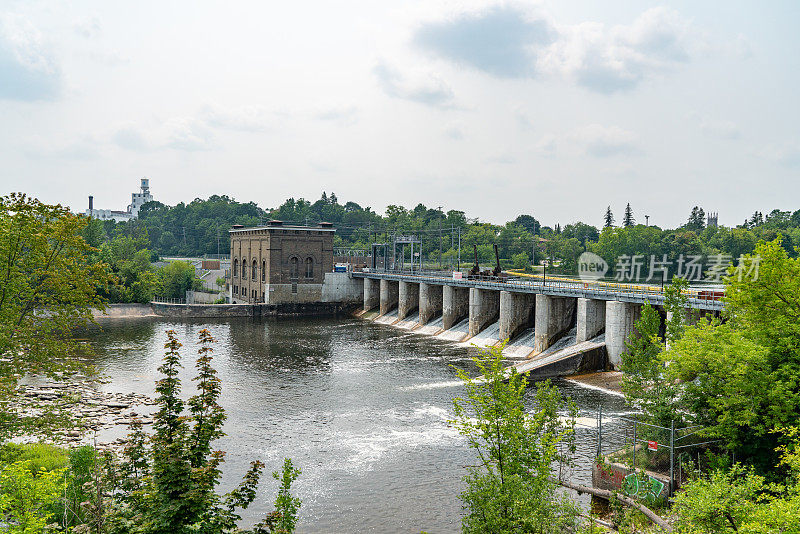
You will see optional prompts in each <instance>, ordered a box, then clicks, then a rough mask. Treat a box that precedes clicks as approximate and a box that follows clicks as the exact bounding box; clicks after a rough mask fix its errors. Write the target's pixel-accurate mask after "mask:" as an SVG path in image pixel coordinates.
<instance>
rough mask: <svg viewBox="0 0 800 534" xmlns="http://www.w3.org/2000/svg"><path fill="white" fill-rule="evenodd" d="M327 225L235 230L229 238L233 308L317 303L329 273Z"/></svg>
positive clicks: (330, 229) (330, 253) (330, 233)
mask: <svg viewBox="0 0 800 534" xmlns="http://www.w3.org/2000/svg"><path fill="white" fill-rule="evenodd" d="M335 231H336V230H335V229H334V228H333V225H332V224H331V223H320V224H319V226H316V227H310V226H284V224H283V223H282V222H281V221H270V222H269V223H267V225H266V226H259V227H254V228H245V227H243V226H241V225H235V226H234V227H233V228H231V230H230V231H229V234H230V237H231V270H230V279H229V282H230V301H231V302H232V303H256V302H266V303H269V304H276V303H281V302H319V301H321V300H322V282H323V280H324V278H325V273H327V272H331V271H332V270H333V234H334V232H335Z"/></svg>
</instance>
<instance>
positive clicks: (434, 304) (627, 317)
mask: <svg viewBox="0 0 800 534" xmlns="http://www.w3.org/2000/svg"><path fill="white" fill-rule="evenodd" d="M349 276H350V278H351V280H352V281H353V282H354V283H359V284H362V287H363V303H362V310H361V311H360V312H359V315H361V316H362V317H365V318H368V319H371V320H374V321H376V322H379V323H382V324H386V325H394V326H396V327H399V328H403V329H406V330H410V331H414V332H418V333H420V334H426V335H430V336H434V337H438V338H440V339H446V340H450V341H457V342H462V343H470V344H474V345H476V346H479V347H491V346H494V345H497V344H499V343H501V342H503V341H506V343H507V344H506V346H505V349H504V353H505V354H506V355H507V356H508V357H509V358H513V359H520V360H523V362H522V363H521V364H519V368H520V371H521V372H532V373H533V375H535V376H537V377H542V378H544V377H547V376H564V375H568V374H573V373H577V372H583V371H591V370H598V369H619V367H620V365H621V363H622V353H623V352H624V350H625V342H626V340H627V339H628V338H629V337H630V336H631V335H632V334H635V330H636V328H635V324H636V321H637V320H638V319H639V316H640V314H641V308H642V306H643V305H644V304H645V303H649V304H650V305H652V306H653V307H655V308H656V309H657V310H658V311H659V312H660V314H661V316H662V322H664V321H665V320H666V315H667V314H666V311H665V309H664V298H665V297H664V293H663V289H661V288H660V287H656V286H634V285H627V284H614V283H606V282H586V281H582V280H569V279H556V280H527V279H514V278H497V277H472V278H470V277H465V276H464V275H463V273H458V272H456V273H453V272H452V271H444V272H441V271H430V272H407V271H405V272H404V271H382V270H364V271H351V272H350V273H349ZM723 306H724V304H723V303H722V302H721V301H720V300H719V298H718V297H715V298H709V295H708V292H707V291H702V290H696V289H690V290H689V291H688V293H687V309H686V315H687V317H691V318H696V317H699V316H703V315H717V314H718V313H719V312H720V311H721V310H722V309H723Z"/></svg>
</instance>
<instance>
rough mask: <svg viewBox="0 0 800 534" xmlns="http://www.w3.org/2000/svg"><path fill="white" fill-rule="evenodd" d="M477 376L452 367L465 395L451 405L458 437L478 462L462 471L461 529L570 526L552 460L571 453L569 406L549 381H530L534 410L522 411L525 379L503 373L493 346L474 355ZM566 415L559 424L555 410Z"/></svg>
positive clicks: (569, 506) (570, 511)
mask: <svg viewBox="0 0 800 534" xmlns="http://www.w3.org/2000/svg"><path fill="white" fill-rule="evenodd" d="M474 361H475V363H476V365H477V366H478V368H479V369H480V371H481V372H482V373H483V377H482V378H480V379H473V378H470V377H469V376H468V375H467V374H466V373H465V372H464V371H462V370H458V375H459V377H460V378H461V379H462V380H463V381H464V384H465V387H466V396H465V397H464V398H462V397H458V398H456V399H454V400H453V407H454V410H455V416H456V420H455V421H454V423H455V425H456V427H457V428H458V430H459V432H460V433H461V434H462V435H464V436H466V438H467V441H468V443H469V446H470V448H471V449H472V450H473V451H474V452H475V454H476V456H477V460H478V464H477V465H476V466H473V467H470V468H469V473H468V474H467V476H466V483H467V489H466V490H464V492H463V493H462V494H461V499H462V501H463V503H464V507H465V509H466V511H467V515H466V516H465V517H464V518H463V520H462V530H463V531H464V532H480V533H484V532H538V533H551V532H552V533H556V532H559V533H560V532H564V531H565V529H569V528H574V527H575V524H576V517H577V514H578V510H577V508H576V507H575V505H574V504H573V503H572V502H571V501H570V500H569V499H568V498H567V497H564V496H563V495H562V494H561V493H560V492H558V491H557V490H556V488H557V486H556V484H555V482H554V481H553V480H552V479H551V478H550V469H551V465H552V463H553V462H567V461H568V460H567V451H571V450H572V449H573V448H574V416H575V413H576V409H575V406H574V405H573V404H571V403H565V402H564V401H563V399H562V398H561V395H560V393H559V392H558V389H556V388H555V387H554V386H551V385H550V384H549V382H545V383H540V384H537V387H536V393H535V397H536V410H537V411H536V412H534V413H532V414H529V413H528V411H527V410H526V407H525V402H524V396H525V391H526V387H527V380H526V379H525V377H523V376H520V375H519V374H517V373H516V370H515V369H514V368H513V367H512V368H511V370H510V371H506V370H504V368H503V356H502V349H501V348H497V347H494V348H491V349H489V350H488V351H484V352H483V353H482V355H481V356H480V357H478V358H475V360H474ZM561 410H566V411H567V413H569V414H570V416H571V418H570V419H569V421H568V422H566V423H564V422H562V420H561V419H559V412H560V411H561Z"/></svg>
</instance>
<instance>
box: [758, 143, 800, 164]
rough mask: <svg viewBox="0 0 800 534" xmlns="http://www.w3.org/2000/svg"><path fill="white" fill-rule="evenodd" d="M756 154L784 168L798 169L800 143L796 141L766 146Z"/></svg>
mask: <svg viewBox="0 0 800 534" xmlns="http://www.w3.org/2000/svg"><path fill="white" fill-rule="evenodd" d="M756 154H757V155H759V156H760V157H762V158H764V159H766V160H769V161H773V162H775V163H780V164H781V165H784V166H786V167H800V141H797V140H793V141H787V142H785V143H780V144H772V145H767V146H765V147H763V148H762V149H760V150H758V151H757V152H756Z"/></svg>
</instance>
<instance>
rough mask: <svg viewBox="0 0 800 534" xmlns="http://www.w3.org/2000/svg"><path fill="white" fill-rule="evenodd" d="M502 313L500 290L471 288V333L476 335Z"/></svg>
mask: <svg viewBox="0 0 800 534" xmlns="http://www.w3.org/2000/svg"><path fill="white" fill-rule="evenodd" d="M499 315H500V292H499V291H494V290H491V289H478V288H477V287H471V288H469V335H470V336H476V335H478V334H479V333H480V331H481V330H483V329H484V328H486V327H487V326H489V325H490V324H492V323H493V322H495V321H496V320H497V317H498V316H499Z"/></svg>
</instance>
